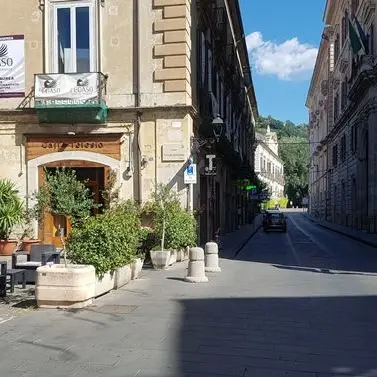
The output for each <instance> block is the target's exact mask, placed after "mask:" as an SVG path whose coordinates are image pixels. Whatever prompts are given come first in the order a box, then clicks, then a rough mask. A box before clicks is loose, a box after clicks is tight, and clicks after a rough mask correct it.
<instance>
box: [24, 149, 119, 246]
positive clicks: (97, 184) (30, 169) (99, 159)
mask: <svg viewBox="0 0 377 377" xmlns="http://www.w3.org/2000/svg"><path fill="white" fill-rule="evenodd" d="M58 167H68V168H72V169H74V170H75V171H76V174H78V178H79V179H83V180H86V179H88V183H87V184H88V187H89V188H90V189H91V191H92V193H93V195H94V198H95V200H97V201H100V200H101V190H102V189H103V187H106V184H107V180H108V178H109V175H110V172H111V171H119V169H120V160H118V159H115V158H112V157H109V156H106V155H103V154H100V153H94V152H86V151H77V152H76V151H74V152H72V151H62V152H56V153H49V154H44V155H42V156H38V157H36V158H33V159H30V160H29V161H28V162H27V174H28V178H27V182H28V193H29V194H32V193H33V192H35V191H37V190H38V188H39V187H41V186H42V185H43V182H44V169H45V168H47V169H56V168H58ZM33 204H34V203H33V202H32V201H30V202H29V206H32V205H33ZM59 225H60V226H61V227H62V228H65V231H64V234H65V236H66V235H67V234H69V232H70V224H67V223H66V222H65V219H63V218H57V219H54V218H52V217H51V216H47V218H46V219H45V221H44V222H43V224H38V223H35V229H36V230H37V234H36V236H38V238H39V239H41V241H42V242H43V243H53V244H55V245H56V246H57V247H62V244H61V241H60V236H59V234H58V229H59Z"/></svg>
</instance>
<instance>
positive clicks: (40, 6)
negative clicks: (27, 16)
mask: <svg viewBox="0 0 377 377" xmlns="http://www.w3.org/2000/svg"><path fill="white" fill-rule="evenodd" d="M45 5H46V4H45V0H39V7H38V8H39V9H40V10H41V11H42V12H43V11H44V9H45Z"/></svg>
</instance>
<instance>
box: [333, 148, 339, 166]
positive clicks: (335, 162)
mask: <svg viewBox="0 0 377 377" xmlns="http://www.w3.org/2000/svg"><path fill="white" fill-rule="evenodd" d="M337 165H338V144H335V145H334V146H333V147H332V166H334V167H336V166H337Z"/></svg>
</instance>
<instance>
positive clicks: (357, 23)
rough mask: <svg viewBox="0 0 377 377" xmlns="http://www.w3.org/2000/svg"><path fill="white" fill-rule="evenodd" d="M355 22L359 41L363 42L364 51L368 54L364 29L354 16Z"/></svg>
mask: <svg viewBox="0 0 377 377" xmlns="http://www.w3.org/2000/svg"><path fill="white" fill-rule="evenodd" d="M355 24H356V27H357V31H358V32H359V35H360V39H361V42H362V43H363V47H364V51H365V53H366V54H369V46H368V37H367V36H366V35H365V33H364V30H363V28H362V27H361V25H360V22H359V20H358V19H357V18H356V17H355Z"/></svg>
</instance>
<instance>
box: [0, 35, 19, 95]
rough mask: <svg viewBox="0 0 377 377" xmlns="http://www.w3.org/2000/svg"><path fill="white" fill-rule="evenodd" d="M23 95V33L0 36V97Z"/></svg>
mask: <svg viewBox="0 0 377 377" xmlns="http://www.w3.org/2000/svg"><path fill="white" fill-rule="evenodd" d="M12 97H25V40H24V36H23V35H10V36H4V37H0V98H12Z"/></svg>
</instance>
